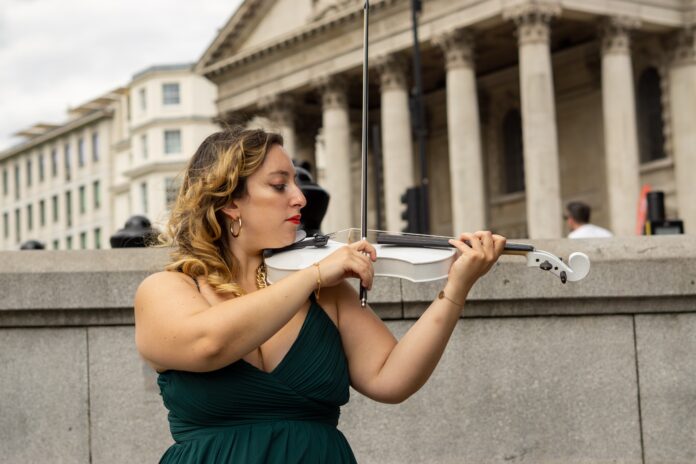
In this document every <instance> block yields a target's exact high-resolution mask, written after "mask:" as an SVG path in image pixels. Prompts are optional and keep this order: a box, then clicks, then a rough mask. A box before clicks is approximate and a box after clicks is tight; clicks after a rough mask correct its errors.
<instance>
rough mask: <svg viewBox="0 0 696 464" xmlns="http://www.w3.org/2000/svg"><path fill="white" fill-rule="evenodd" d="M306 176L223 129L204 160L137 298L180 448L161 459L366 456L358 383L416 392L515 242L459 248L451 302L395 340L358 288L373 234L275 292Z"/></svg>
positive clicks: (146, 348)
mask: <svg viewBox="0 0 696 464" xmlns="http://www.w3.org/2000/svg"><path fill="white" fill-rule="evenodd" d="M294 177H295V176H294V168H293V165H292V162H291V159H290V157H289V155H288V153H287V152H286V151H285V150H284V149H283V147H282V138H281V137H280V136H279V135H277V134H272V133H266V132H264V131H261V130H241V129H234V130H229V131H223V132H218V133H216V134H213V135H211V136H210V137H208V138H207V139H206V140H205V141H204V142H203V143H202V145H201V146H200V147H199V149H198V151H197V152H196V153H195V155H194V156H193V158H192V159H191V162H190V164H189V166H188V168H187V171H186V174H185V178H184V180H183V184H182V187H181V191H180V193H179V197H178V199H177V202H176V205H175V206H174V208H173V210H172V214H171V218H170V222H169V225H168V232H167V234H166V235H167V236H168V241H169V242H170V243H171V244H173V245H174V247H175V248H174V252H173V262H172V263H171V264H169V265H168V266H167V267H166V270H165V271H163V272H159V273H156V274H153V275H151V276H149V277H148V278H147V279H145V280H144V281H143V282H142V284H141V285H140V287H139V288H138V291H137V294H136V296H135V322H136V344H137V347H138V350H139V351H140V353H141V355H142V356H143V358H145V360H146V361H147V362H148V363H149V364H150V365H151V366H152V367H153V368H154V369H156V370H157V371H158V372H159V373H160V374H159V378H158V383H159V386H160V389H161V393H162V397H163V399H164V404H165V406H166V407H167V408H168V409H169V422H170V428H171V431H172V436H173V437H174V439H175V441H176V443H175V444H174V445H173V446H172V447H171V448H169V449H168V450H167V452H166V453H165V455H164V456H163V458H162V462H166V463H174V462H177V463H181V462H186V463H194V462H195V463H201V462H235V463H238V462H245V463H246V462H249V463H262V462H275V463H291V462H298V463H299V462H303V463H305V462H310V463H312V462H330V463H340V462H355V458H354V457H353V453H352V452H351V449H350V447H349V445H348V443H347V442H346V440H345V438H344V436H343V435H342V434H341V432H340V431H338V429H337V428H336V425H337V423H338V415H339V407H340V406H341V405H343V404H345V403H346V402H347V401H348V387H349V385H350V386H353V388H355V389H356V390H357V391H359V392H361V393H362V394H364V395H366V396H368V397H370V398H372V399H374V400H376V401H381V402H385V403H399V402H401V401H404V400H405V399H406V398H408V397H409V396H410V395H412V394H413V393H415V392H416V391H417V390H418V389H419V388H420V387H421V386H422V385H423V384H424V383H425V382H426V380H427V379H428V377H429V376H430V374H431V373H432V371H433V369H434V368H435V366H436V364H437V362H438V361H439V359H440V356H441V355H442V352H443V350H444V348H445V345H446V344H447V341H448V339H449V337H450V334H451V333H452V330H453V329H454V326H455V324H456V322H457V319H458V318H459V317H460V315H461V312H462V307H463V303H464V300H465V298H466V296H467V294H468V292H469V290H470V289H471V287H472V285H473V284H474V283H475V282H476V280H477V279H478V278H479V277H480V276H482V275H483V274H485V273H486V272H487V271H488V270H489V269H490V268H491V266H492V265H493V263H494V262H495V261H496V260H497V259H498V257H499V256H500V254H501V252H502V250H503V247H504V245H505V239H504V238H503V237H500V236H497V235H492V234H491V233H490V232H477V233H475V234H461V236H460V237H459V240H453V241H452V243H453V244H454V245H455V246H456V247H457V249H458V250H459V252H460V256H459V257H458V259H457V260H456V261H455V262H454V264H453V265H452V267H451V269H450V271H449V278H448V281H447V284H446V286H445V288H444V297H441V298H438V299H435V301H433V303H432V304H431V305H430V307H429V308H428V309H427V311H425V313H424V314H423V315H422V316H421V318H420V319H419V320H418V321H417V322H416V323H415V324H414V325H413V327H412V328H411V329H410V330H409V331H408V333H407V334H406V335H405V336H404V337H403V338H402V339H401V340H400V341H399V342H398V343H397V341H396V340H395V338H394V337H393V336H392V334H391V333H390V332H389V330H388V329H387V327H386V326H385V325H384V324H383V323H382V321H381V320H380V319H379V318H378V317H377V316H376V315H375V314H374V313H373V312H372V311H371V310H370V309H369V308H368V309H363V308H361V307H360V303H359V300H358V296H357V294H356V292H355V291H354V290H353V288H352V287H351V286H350V285H349V284H348V282H346V279H348V278H357V279H360V280H361V282H362V284H363V285H365V286H366V287H367V288H368V289H369V288H370V287H371V285H372V280H373V269H372V261H374V260H375V259H376V258H377V257H376V253H375V249H374V247H372V245H370V244H369V243H367V242H365V241H361V242H358V243H353V244H351V245H347V246H345V247H343V248H341V249H339V250H338V251H336V252H334V253H333V254H331V255H330V256H328V257H326V258H325V259H323V260H321V261H320V262H318V263H316V264H315V265H314V266H310V267H309V268H307V269H304V270H301V271H298V272H296V273H294V274H292V275H290V276H289V277H286V278H285V279H282V280H280V281H279V282H277V283H275V284H274V285H272V286H268V287H267V286H266V282H265V268H264V266H263V258H262V250H263V249H266V248H279V247H282V246H285V245H288V244H290V243H292V242H293V241H294V238H295V232H296V229H297V226H298V224H299V222H300V210H301V209H302V207H303V206H304V205H305V198H304V196H303V195H302V192H301V191H300V189H299V187H298V186H297V184H295V181H294ZM464 240H468V241H469V242H470V244H471V246H467V245H466V244H464V242H463V241H464Z"/></svg>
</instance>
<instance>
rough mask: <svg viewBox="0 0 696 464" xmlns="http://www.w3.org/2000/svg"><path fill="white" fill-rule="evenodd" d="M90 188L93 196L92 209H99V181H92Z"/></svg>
mask: <svg viewBox="0 0 696 464" xmlns="http://www.w3.org/2000/svg"><path fill="white" fill-rule="evenodd" d="M92 190H93V192H92V193H93V194H94V195H93V197H94V209H99V206H100V205H101V197H100V194H99V181H98V180H95V181H94V182H92Z"/></svg>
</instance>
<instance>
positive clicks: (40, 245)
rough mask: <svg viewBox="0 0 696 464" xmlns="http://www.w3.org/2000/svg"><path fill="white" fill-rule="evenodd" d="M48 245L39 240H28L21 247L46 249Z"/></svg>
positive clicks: (22, 248) (25, 248)
mask: <svg viewBox="0 0 696 464" xmlns="http://www.w3.org/2000/svg"><path fill="white" fill-rule="evenodd" d="M45 248H46V246H45V245H44V244H43V243H41V242H39V241H38V240H27V241H26V242H24V243H22V246H20V247H19V249H20V250H44V249H45Z"/></svg>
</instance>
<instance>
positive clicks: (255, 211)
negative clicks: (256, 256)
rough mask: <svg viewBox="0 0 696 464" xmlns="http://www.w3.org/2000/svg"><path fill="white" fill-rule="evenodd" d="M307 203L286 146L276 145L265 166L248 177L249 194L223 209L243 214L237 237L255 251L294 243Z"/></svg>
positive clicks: (246, 247) (240, 242)
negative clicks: (296, 179)
mask: <svg viewBox="0 0 696 464" xmlns="http://www.w3.org/2000/svg"><path fill="white" fill-rule="evenodd" d="M305 204H307V200H306V199H305V197H304V195H303V194H302V191H301V190H300V188H299V186H298V185H297V184H296V183H295V167H294V166H293V165H292V161H291V160H290V156H289V155H288V153H287V152H286V151H285V149H284V148H283V147H282V146H280V145H273V146H272V147H271V148H270V150H269V151H268V153H267V154H266V159H265V160H264V162H263V164H262V165H261V167H260V168H259V169H258V170H257V171H256V172H254V173H253V174H252V175H251V176H249V177H248V178H247V193H246V195H245V196H244V197H242V198H241V199H239V200H235V201H234V204H233V205H232V206H231V207H228V208H225V209H224V210H223V211H225V212H226V213H228V216H230V217H232V218H237V217H240V216H241V218H242V229H241V231H240V234H239V237H237V238H235V239H233V240H235V241H237V242H238V244H239V245H241V246H242V247H243V248H244V249H245V250H247V251H248V252H255V251H258V250H262V249H266V248H280V247H283V246H286V245H289V244H291V243H292V242H294V241H295V233H296V231H297V228H298V226H299V225H300V210H301V209H302V208H303V207H304V206H305ZM234 227H235V232H236V230H237V226H236V225H234Z"/></svg>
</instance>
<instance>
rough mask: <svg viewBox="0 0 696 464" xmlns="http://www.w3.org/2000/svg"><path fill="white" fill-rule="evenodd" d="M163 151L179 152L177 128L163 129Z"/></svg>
mask: <svg viewBox="0 0 696 464" xmlns="http://www.w3.org/2000/svg"><path fill="white" fill-rule="evenodd" d="M164 153H166V154H170V153H181V131H180V130H179V129H175V130H166V131H164Z"/></svg>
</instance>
